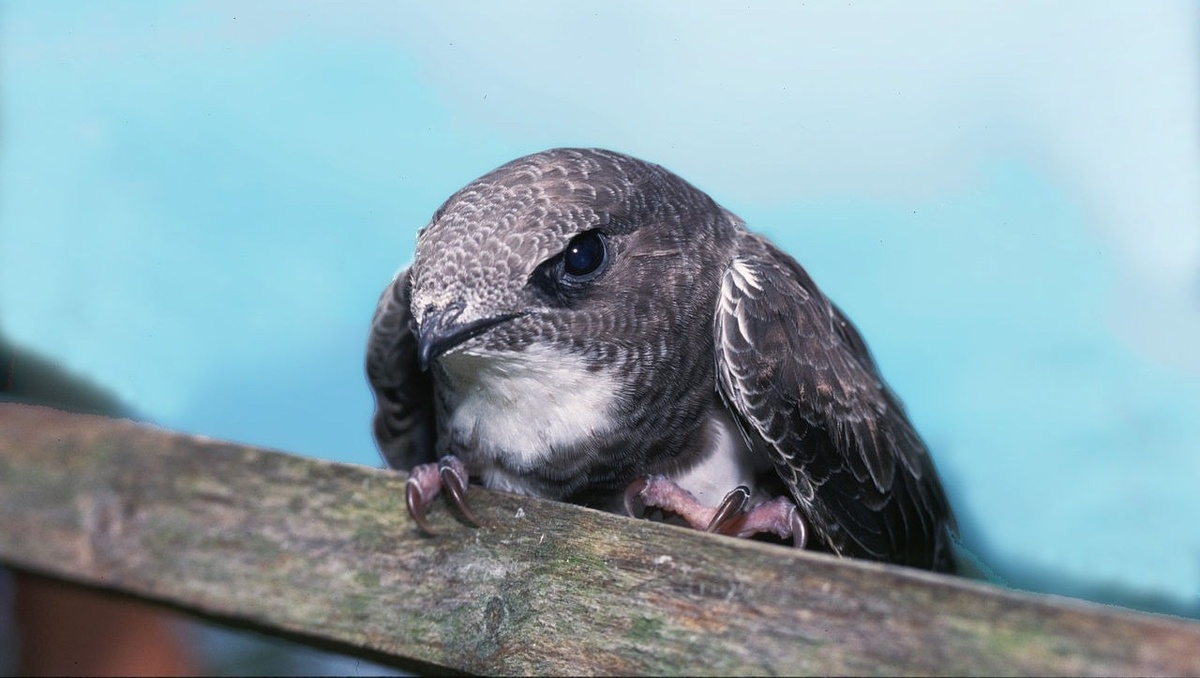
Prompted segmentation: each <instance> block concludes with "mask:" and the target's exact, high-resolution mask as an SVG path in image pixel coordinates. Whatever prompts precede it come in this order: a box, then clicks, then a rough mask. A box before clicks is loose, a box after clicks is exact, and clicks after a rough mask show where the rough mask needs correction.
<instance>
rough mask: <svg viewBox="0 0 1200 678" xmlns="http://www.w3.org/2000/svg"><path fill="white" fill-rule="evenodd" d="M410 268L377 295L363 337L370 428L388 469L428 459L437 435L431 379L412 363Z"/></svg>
mask: <svg viewBox="0 0 1200 678" xmlns="http://www.w3.org/2000/svg"><path fill="white" fill-rule="evenodd" d="M411 285H412V283H411V277H410V275H409V269H405V270H403V271H401V272H400V273H398V274H397V275H396V278H395V280H393V281H392V284H391V285H388V287H387V289H385V290H384V291H383V295H382V296H380V298H379V304H378V306H376V308H375V317H374V319H372V321H371V333H370V336H369V337H368V339H367V363H366V369H367V381H368V382H369V383H370V385H371V391H372V392H373V393H374V394H375V417H374V420H373V422H372V431H373V432H374V435H375V442H376V444H377V445H378V446H379V451H380V453H382V454H383V458H384V460H385V461H386V462H387V464H388V466H390V467H392V468H398V469H404V470H408V469H411V468H412V467H413V466H415V465H417V464H421V463H425V462H430V461H433V460H434V459H435V458H436V455H435V452H434V439H435V435H436V429H435V421H434V404H433V381H432V379H431V378H430V376H429V373H428V372H423V371H421V369H420V368H419V367H418V365H417V337H416V332H415V329H414V323H413V318H412V311H411V310H410V307H409V295H410V290H411Z"/></svg>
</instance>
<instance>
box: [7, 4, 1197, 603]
mask: <svg viewBox="0 0 1200 678" xmlns="http://www.w3.org/2000/svg"><path fill="white" fill-rule="evenodd" d="M2 7H3V9H2V11H0V39H2V41H3V42H2V49H0V74H2V81H0V116H2V118H0V120H2V123H3V132H2V141H0V143H2V153H0V326H2V327H3V328H4V330H5V332H6V333H7V334H9V335H10V336H11V338H12V339H14V340H15V341H17V342H19V343H21V344H24V345H26V346H29V347H33V348H36V349H37V350H38V351H40V352H42V353H43V354H45V355H48V356H52V357H54V358H56V359H58V360H60V361H61V362H62V363H63V364H64V365H65V366H66V367H68V368H70V369H72V370H74V371H75V372H77V373H80V374H83V375H86V376H88V377H89V378H90V379H92V380H94V381H95V382H96V383H99V384H103V385H105V386H107V387H109V388H110V389H112V390H113V391H115V392H116V393H117V394H118V395H119V396H121V397H122V398H123V399H124V400H126V401H127V402H129V403H130V404H131V405H133V406H134V407H135V408H136V409H137V410H138V411H139V412H141V413H143V414H144V415H145V416H146V417H147V418H149V419H151V420H153V421H155V422H157V423H159V424H162V425H164V426H168V427H172V428H177V429H182V430H185V431H191V432H196V433H202V434H205V435H209V436H213V437H219V438H228V439H232V440H238V441H244V442H248V443H254V444H259V445H265V446H270V447H275V448H281V449H285V450H289V451H293V452H298V453H302V454H307V455H313V456H320V457H325V458H330V459H337V460H342V461H350V462H355V463H361V464H370V465H377V464H378V463H379V459H378V456H377V453H376V451H375V449H374V446H373V444H372V442H371V439H370V436H369V430H368V421H369V417H370V414H371V411H372V402H371V399H370V395H369V393H368V391H367V388H366V385H365V382H364V378H363V373H362V366H361V364H362V353H363V346H364V341H365V336H366V331H367V326H368V323H369V320H370V317H371V313H372V311H373V309H374V304H375V300H376V297H377V296H378V294H379V292H380V290H381V289H382V288H383V286H384V285H385V284H386V283H387V282H388V281H389V279H390V278H391V276H392V274H393V273H394V272H395V271H396V270H397V269H398V268H400V267H401V266H404V265H406V264H407V263H408V261H409V260H410V258H411V256H412V251H413V245H414V242H415V233H416V230H417V228H419V227H420V226H422V225H423V224H424V223H425V222H426V221H427V219H428V218H429V217H430V215H431V214H432V213H433V210H434V209H435V208H436V207H437V206H438V205H439V204H440V203H441V202H442V201H443V200H444V199H445V198H446V197H448V196H449V194H450V193H451V192H453V191H454V190H455V189H457V188H459V187H461V186H462V185H463V184H465V183H467V182H468V181H470V180H471V179H473V178H475V177H476V176H478V175H480V174H482V173H484V172H486V171H488V170H490V169H492V168H493V167H495V166H496V165H499V164H501V163H503V162H505V161H507V160H510V159H512V158H514V157H517V156H519V155H523V154H525V153H529V152H533V151H537V150H541V149H544V148H548V147H552V146H560V145H581V146H602V147H607V148H612V149H614V150H619V151H623V152H627V153H630V154H633V155H636V156H638V157H641V158H643V159H646V160H650V161H653V162H657V163H660V164H663V165H665V166H666V167H668V168H670V169H672V170H674V171H675V172H677V173H679V174H680V175H682V176H683V177H685V178H686V179H688V180H690V181H691V182H693V183H695V184H696V185H698V186H699V187H700V188H702V189H704V190H706V191H707V192H708V193H709V194H711V195H712V196H713V197H714V198H715V199H716V200H717V201H718V202H720V203H722V204H723V205H725V206H726V207H728V208H730V209H731V210H733V211H734V212H736V213H738V214H739V215H740V216H742V217H743V218H744V219H746V221H747V222H748V224H749V225H750V227H751V228H753V229H756V230H759V231H762V232H765V233H766V234H768V235H770V236H771V237H773V238H774V239H776V241H777V242H779V243H780V244H781V245H782V246H783V247H784V248H785V249H786V250H788V251H789V252H790V253H791V254H793V255H794V256H796V257H797V259H798V260H799V261H800V262H801V263H802V264H804V265H805V266H806V267H807V268H808V270H809V272H810V273H811V274H812V275H813V277H814V278H815V279H816V280H817V282H818V284H820V285H821V286H822V287H823V288H824V289H825V291H826V292H827V293H828V294H829V295H830V296H831V297H832V298H833V299H834V300H836V301H837V302H838V303H839V304H840V305H841V306H842V307H843V308H844V309H845V310H846V311H847V313H848V314H849V315H850V317H851V318H852V319H853V320H854V321H855V322H856V324H858V326H859V327H860V329H861V330H862V331H863V333H864V335H865V336H866V337H867V340H868V342H869V343H870V345H871V347H872V349H873V350H874V351H875V353H876V356H877V358H878V359H879V362H880V363H881V366H882V369H883V371H884V374H885V376H886V377H887V378H888V380H889V381H890V382H891V384H892V386H893V387H894V388H895V390H896V391H897V392H898V393H899V394H900V396H901V397H902V398H903V400H904V401H905V403H906V404H907V406H908V408H909V410H910V412H911V414H912V416H913V418H914V419H915V421H916V423H917V425H918V428H919V429H920V431H921V432H922V433H923V435H924V436H925V437H926V439H927V440H928V442H929V443H930V446H931V448H932V450H933V453H934V457H935V459H936V461H937V463H938V466H939V468H940V469H941V472H942V474H943V476H944V479H945V481H946V483H947V485H948V489H949V491H950V493H951V495H952V500H953V502H954V504H955V506H956V509H957V511H958V512H959V514H960V518H961V519H962V522H963V523H964V527H965V529H966V531H967V532H968V534H967V539H968V541H969V542H970V543H971V544H972V545H974V546H975V547H976V548H977V549H978V550H980V551H981V552H982V553H984V554H985V556H986V557H987V558H988V559H989V560H992V561H994V562H995V563H996V564H997V566H998V569H1001V570H1002V571H1005V568H1007V569H1008V571H1011V572H1026V573H1028V572H1034V573H1041V574H1043V575H1046V576H1049V577H1051V580H1047V581H1052V583H1051V584H1047V585H1046V586H1047V587H1049V588H1056V589H1057V590H1063V591H1066V592H1074V591H1080V590H1083V591H1085V593H1086V591H1087V590H1092V589H1091V588H1088V587H1098V588H1108V589H1119V590H1120V591H1124V592H1126V593H1127V594H1128V595H1130V596H1133V597H1145V598H1151V599H1155V600H1159V601H1167V603H1166V604H1167V606H1168V607H1174V608H1177V609H1183V610H1197V609H1200V520H1197V516H1200V348H1198V347H1200V37H1198V36H1200V30H1198V29H1200V9H1198V5H1197V4H1196V3H1194V2H1168V1H1161V2H1148V3H1095V2H1090V1H1077V2H1059V3H1052V4H1048V3H1041V2H998V1H997V2H982V1H981V2H972V3H961V2H932V3H919V4H918V3H900V2H888V3H832V2H830V3H822V2H815V3H814V2H810V3H803V4H802V3H789V4H782V3H781V4H769V3H764V4H751V5H749V6H746V5H744V4H740V3H739V4H737V5H736V6H735V5H734V4H733V3H715V2H714V3H688V4H683V3H665V2H664V3H647V2H641V1H637V2H617V1H614V0H605V1H604V2H594V3H558V2H524V3H496V4H492V3H482V2H480V3H465V4H464V3H454V2H441V3H436V4H434V3H426V4H422V5H415V4H401V3H394V2H390V1H382V0H381V1H379V2H340V3H330V2H305V1H299V0H279V1H275V2H270V1H258V2H252V3H247V2H240V1H207V2H158V3H146V2H139V1H130V2H105V3H92V2H58V1H55V2H44V1H40V0H30V1H28V2H11V1H10V2H6V3H4V4H3V6H2ZM1053 582H1057V583H1053ZM1068 583H1069V584H1068ZM1027 585H1028V584H1027ZM1072 587H1075V588H1072ZM1079 587H1083V588H1079Z"/></svg>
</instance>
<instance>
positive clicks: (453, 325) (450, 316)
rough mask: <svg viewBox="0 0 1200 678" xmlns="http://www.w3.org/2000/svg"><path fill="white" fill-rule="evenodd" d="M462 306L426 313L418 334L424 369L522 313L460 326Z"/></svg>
mask: <svg viewBox="0 0 1200 678" xmlns="http://www.w3.org/2000/svg"><path fill="white" fill-rule="evenodd" d="M462 312H463V307H462V305H461V304H454V305H451V306H448V307H446V308H444V309H441V310H431V311H429V312H427V313H426V314H425V319H424V320H423V321H422V322H421V326H420V328H419V329H418V331H417V364H418V365H419V366H420V368H421V369H422V370H428V369H429V364H430V363H431V362H433V359H434V358H437V357H438V356H440V355H441V354H443V353H445V352H446V351H449V350H450V349H452V348H454V347H455V346H458V345H459V344H461V343H463V342H464V341H467V340H468V339H474V338H475V337H478V336H479V335H481V334H483V333H484V332H487V331H488V330H490V329H492V328H493V327H495V326H496V325H499V324H500V323H505V322H508V321H509V320H512V319H513V318H516V317H517V316H519V315H521V314H520V313H505V314H503V315H498V316H495V317H493V318H480V319H479V320H473V321H471V322H469V323H461V324H460V323H457V322H455V321H457V320H458V316H460V315H462Z"/></svg>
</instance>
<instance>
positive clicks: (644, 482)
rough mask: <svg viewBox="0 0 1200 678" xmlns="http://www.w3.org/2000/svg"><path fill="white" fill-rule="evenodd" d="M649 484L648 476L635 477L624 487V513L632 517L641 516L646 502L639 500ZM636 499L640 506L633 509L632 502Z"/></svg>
mask: <svg viewBox="0 0 1200 678" xmlns="http://www.w3.org/2000/svg"><path fill="white" fill-rule="evenodd" d="M649 485H650V478H649V477H648V476H646V477H642V478H636V479H635V480H634V481H633V482H631V483H629V486H628V487H626V488H625V513H627V514H629V516H630V517H632V518H641V517H643V516H644V514H645V511H646V504H645V502H643V501H642V500H641V495H642V492H643V491H644V490H645V489H646V488H647V487H648V486H649ZM634 501H637V503H638V504H640V505H641V508H640V509H638V510H637V511H634V510H633V502H634Z"/></svg>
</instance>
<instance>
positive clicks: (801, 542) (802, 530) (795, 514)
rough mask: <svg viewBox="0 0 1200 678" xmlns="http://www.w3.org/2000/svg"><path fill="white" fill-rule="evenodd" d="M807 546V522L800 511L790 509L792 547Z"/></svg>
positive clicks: (801, 547)
mask: <svg viewBox="0 0 1200 678" xmlns="http://www.w3.org/2000/svg"><path fill="white" fill-rule="evenodd" d="M806 546H808V524H807V523H805V522H804V518H802V517H801V516H800V512H799V511H797V510H796V509H792V547H793V548H798V549H803V548H805V547H806Z"/></svg>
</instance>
